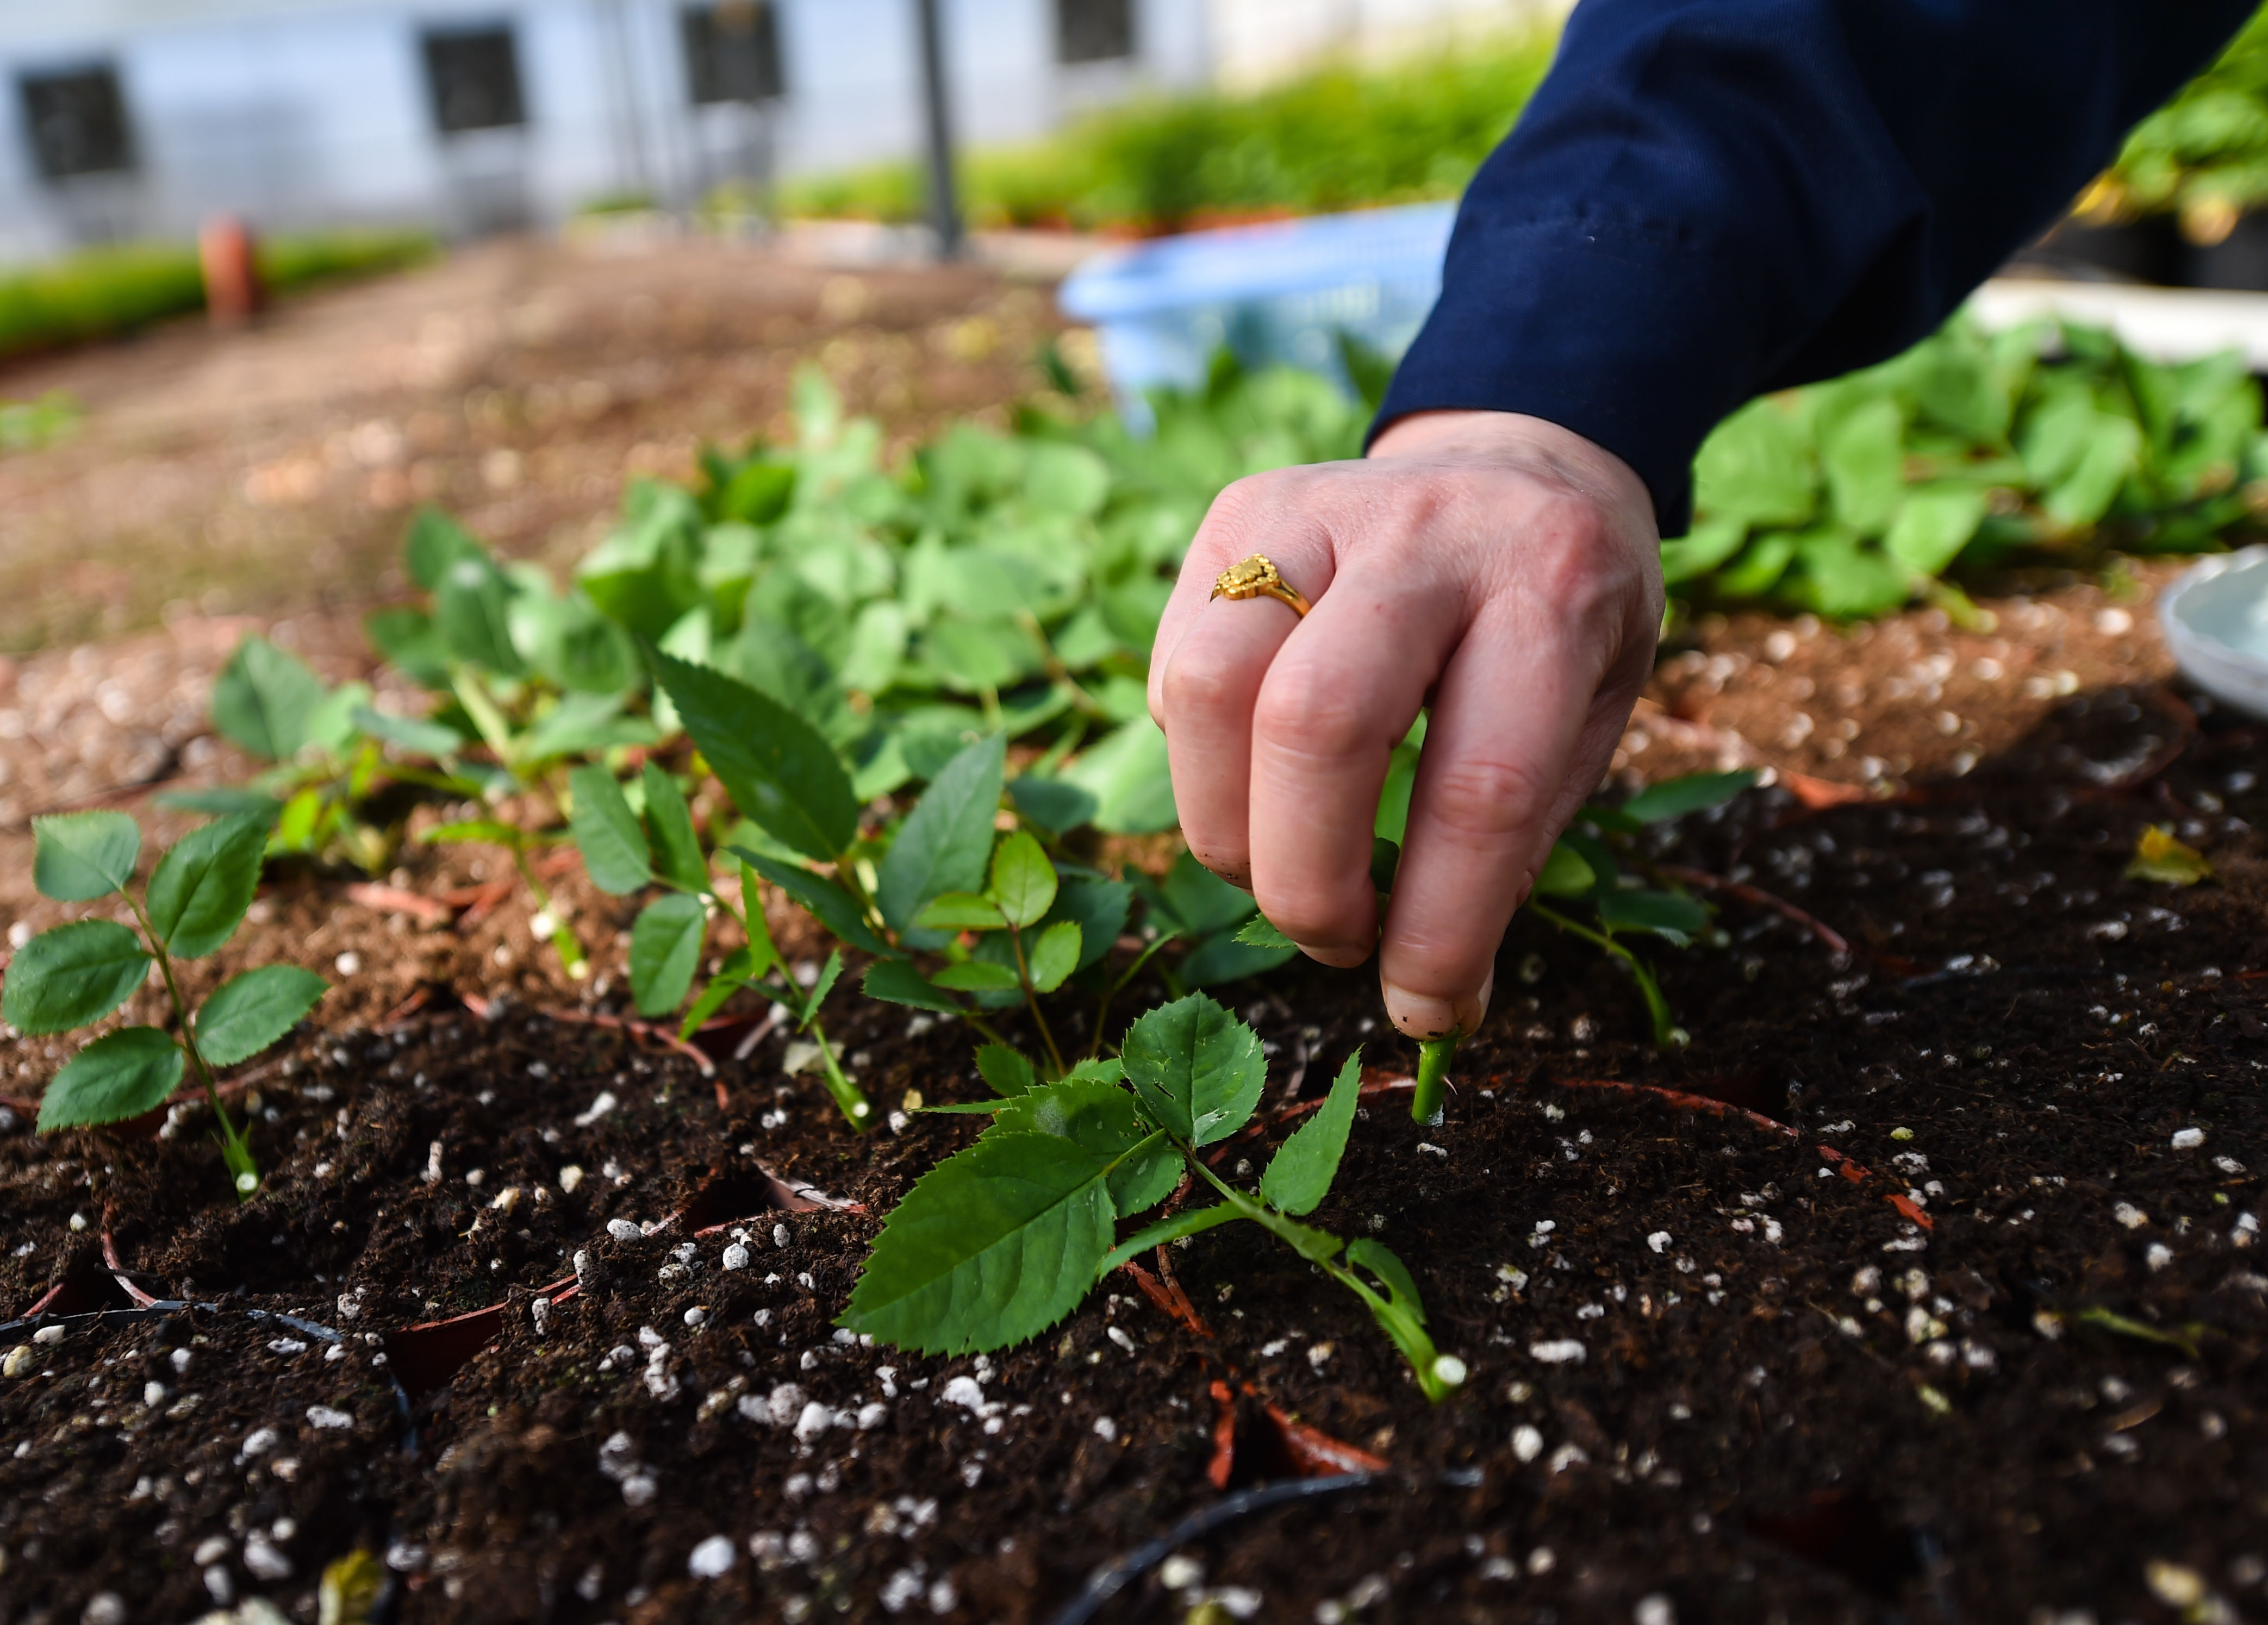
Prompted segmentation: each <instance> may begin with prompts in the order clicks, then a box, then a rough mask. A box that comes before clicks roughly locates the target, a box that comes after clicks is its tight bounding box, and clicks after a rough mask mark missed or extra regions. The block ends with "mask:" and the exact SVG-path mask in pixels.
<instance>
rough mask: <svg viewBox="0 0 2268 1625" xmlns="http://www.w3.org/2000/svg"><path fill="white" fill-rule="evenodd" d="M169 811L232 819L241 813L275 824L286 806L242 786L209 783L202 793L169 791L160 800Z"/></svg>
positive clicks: (159, 802) (198, 791) (265, 822)
mask: <svg viewBox="0 0 2268 1625" xmlns="http://www.w3.org/2000/svg"><path fill="white" fill-rule="evenodd" d="M158 805H159V806H161V807H164V808H165V809H166V811H167V812H169V813H203V815H204V816H206V817H207V818H233V817H235V816H237V815H238V814H239V813H241V814H244V815H246V816H248V817H252V818H256V819H258V820H260V821H261V823H263V824H268V825H271V826H272V825H273V824H274V823H275V822H276V817H277V815H278V814H279V813H282V812H283V811H284V804H283V803H282V802H280V801H278V800H276V798H275V797H273V796H268V795H262V794H261V792H260V791H258V790H249V789H247V788H246V787H245V786H243V785H241V784H210V785H207V786H205V787H204V788H203V789H201V790H167V791H166V792H165V793H164V794H163V795H161V796H159V797H158Z"/></svg>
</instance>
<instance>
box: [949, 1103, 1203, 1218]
mask: <svg viewBox="0 0 2268 1625" xmlns="http://www.w3.org/2000/svg"><path fill="white" fill-rule="evenodd" d="M984 1132H985V1133H987V1134H1052V1135H1058V1136H1062V1137H1063V1138H1064V1139H1067V1140H1076V1141H1077V1142H1078V1143H1079V1144H1081V1145H1083V1146H1085V1147H1086V1149H1087V1150H1088V1151H1093V1152H1094V1154H1095V1155H1096V1156H1097V1157H1101V1158H1108V1160H1109V1161H1110V1162H1111V1163H1113V1164H1114V1166H1113V1168H1112V1170H1111V1173H1110V1181H1109V1183H1110V1204H1111V1206H1112V1207H1113V1208H1114V1209H1116V1210H1117V1214H1118V1217H1121V1218H1131V1217H1133V1216H1134V1215H1135V1214H1137V1213H1141V1212H1144V1211H1146V1210H1149V1209H1151V1208H1154V1207H1156V1206H1157V1205H1158V1204H1159V1203H1160V1202H1163V1201H1164V1200H1165V1199H1166V1198H1167V1197H1168V1196H1170V1195H1173V1193H1174V1187H1175V1186H1176V1185H1178V1184H1180V1183H1181V1182H1182V1154H1181V1152H1179V1151H1175V1149H1174V1148H1173V1146H1172V1144H1171V1143H1168V1142H1167V1139H1166V1138H1165V1136H1163V1135H1160V1134H1159V1133H1157V1131H1156V1130H1154V1129H1152V1128H1151V1127H1150V1125H1149V1124H1147V1123H1145V1122H1144V1121H1142V1119H1141V1116H1140V1114H1138V1113H1137V1112H1136V1110H1135V1109H1134V1097H1133V1096H1132V1095H1130V1094H1128V1093H1127V1092H1125V1091H1124V1090H1123V1089H1122V1088H1120V1087H1119V1086H1118V1085H1116V1084H1113V1083H1106V1082H1104V1081H1102V1080H1101V1079H1099V1078H1092V1077H1066V1078H1064V1079H1062V1080H1060V1081H1059V1082H1057V1083H1052V1084H1048V1085H1043V1086H1042V1087H1038V1088H1035V1089H1030V1090H1027V1091H1026V1092H1024V1093H1022V1094H1020V1095H1018V1096H1016V1097H1015V1098H1014V1099H1012V1100H1009V1101H1007V1102H1005V1104H1003V1105H1002V1106H1001V1107H999V1108H998V1110H997V1111H996V1112H995V1113H994V1114H993V1117H992V1126H991V1127H990V1129H986V1130H985V1131H984ZM1145 1142H1146V1143H1145Z"/></svg>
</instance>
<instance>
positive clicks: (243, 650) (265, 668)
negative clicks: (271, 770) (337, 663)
mask: <svg viewBox="0 0 2268 1625" xmlns="http://www.w3.org/2000/svg"><path fill="white" fill-rule="evenodd" d="M325 692H326V690H325V689H324V687H323V680H322V679H321V678H320V677H318V676H316V675H315V674H314V673H313V672H312V671H309V670H308V669H307V667H306V665H305V664H304V663H303V662H302V661H300V660H299V659H298V658H296V657H294V656H291V655H289V654H286V653H284V651H282V650H281V649H278V648H277V647H276V645H275V644H273V643H269V641H268V640H267V639H266V638H264V637H247V638H246V639H245V640H244V641H243V642H242V643H239V644H238V645H237V646H236V652H235V653H234V654H232V655H231V656H230V657H229V660H228V664H227V665H225V666H223V667H221V669H220V674H219V675H218V676H217V677H216V678H214V679H213V686H212V719H213V726H214V727H216V728H217V729H218V730H220V732H221V734H222V736H223V737H225V739H228V740H229V741H230V742H231V743H232V744H234V745H237V746H241V747H242V748H244V749H245V750H247V751H249V752H251V753H252V754H254V755H255V756H264V757H266V758H267V759H268V760H269V761H289V760H291V758H292V757H293V756H296V755H298V754H299V747H300V746H302V745H305V744H306V743H307V739H308V732H307V726H308V723H309V721H310V719H312V718H313V716H314V714H315V710H316V708H317V707H319V706H320V705H321V704H322V702H323V697H324V695H325Z"/></svg>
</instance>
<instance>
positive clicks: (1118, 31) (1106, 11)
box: [1056, 0, 1134, 62]
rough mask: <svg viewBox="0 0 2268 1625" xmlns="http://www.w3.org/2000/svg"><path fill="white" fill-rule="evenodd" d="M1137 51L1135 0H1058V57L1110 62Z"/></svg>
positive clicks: (1066, 59) (1066, 60)
mask: <svg viewBox="0 0 2268 1625" xmlns="http://www.w3.org/2000/svg"><path fill="white" fill-rule="evenodd" d="M1131 55H1134V0H1056V60H1057V62H1108V61H1110V60H1111V59H1113V58H1115V57H1119V56H1131Z"/></svg>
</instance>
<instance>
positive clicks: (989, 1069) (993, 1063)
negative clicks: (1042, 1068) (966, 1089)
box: [976, 1044, 1040, 1095]
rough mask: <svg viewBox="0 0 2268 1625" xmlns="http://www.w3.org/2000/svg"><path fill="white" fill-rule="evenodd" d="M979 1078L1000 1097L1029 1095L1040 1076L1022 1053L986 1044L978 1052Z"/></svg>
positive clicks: (977, 1066)
mask: <svg viewBox="0 0 2268 1625" xmlns="http://www.w3.org/2000/svg"><path fill="white" fill-rule="evenodd" d="M976 1072H977V1076H979V1077H982V1078H983V1080H984V1081H985V1082H986V1083H987V1084H988V1085H990V1086H991V1089H992V1092H993V1093H995V1094H1000V1095H1020V1094H1028V1093H1029V1092H1031V1091H1032V1090H1033V1089H1034V1088H1035V1087H1036V1086H1037V1085H1038V1084H1039V1081H1040V1080H1039V1074H1038V1073H1037V1072H1036V1071H1035V1070H1033V1067H1032V1063H1031V1062H1029V1061H1028V1060H1027V1059H1026V1058H1025V1057H1024V1055H1022V1053H1021V1052H1020V1051H1018V1050H1014V1049H1011V1048H1009V1047H1008V1046H1007V1045H1005V1044H986V1045H984V1046H983V1048H980V1049H978V1050H977V1052H976Z"/></svg>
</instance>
